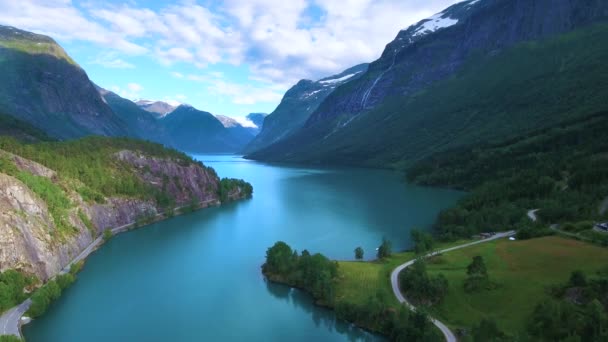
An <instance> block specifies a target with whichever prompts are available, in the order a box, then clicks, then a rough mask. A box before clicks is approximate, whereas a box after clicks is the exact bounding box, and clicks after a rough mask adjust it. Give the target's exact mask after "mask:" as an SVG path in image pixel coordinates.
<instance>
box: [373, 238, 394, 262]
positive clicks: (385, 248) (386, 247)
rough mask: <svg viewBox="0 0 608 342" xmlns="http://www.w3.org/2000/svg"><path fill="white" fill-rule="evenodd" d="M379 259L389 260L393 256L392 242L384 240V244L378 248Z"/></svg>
mask: <svg viewBox="0 0 608 342" xmlns="http://www.w3.org/2000/svg"><path fill="white" fill-rule="evenodd" d="M377 255H378V259H384V258H388V257H390V256H391V255H392V250H391V242H390V241H389V240H387V239H386V238H382V244H381V245H380V247H378V254H377Z"/></svg>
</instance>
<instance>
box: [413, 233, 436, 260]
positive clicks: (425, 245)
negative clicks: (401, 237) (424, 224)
mask: <svg viewBox="0 0 608 342" xmlns="http://www.w3.org/2000/svg"><path fill="white" fill-rule="evenodd" d="M410 237H411V239H412V242H413V243H414V252H416V254H422V253H425V252H429V251H431V250H432V249H433V236H432V235H431V234H429V233H426V232H423V231H421V230H418V229H412V231H411V232H410Z"/></svg>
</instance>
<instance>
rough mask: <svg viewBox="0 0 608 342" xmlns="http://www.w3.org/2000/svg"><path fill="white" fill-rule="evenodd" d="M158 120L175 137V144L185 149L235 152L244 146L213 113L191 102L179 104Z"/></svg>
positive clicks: (204, 151) (173, 140) (208, 151)
mask: <svg viewBox="0 0 608 342" xmlns="http://www.w3.org/2000/svg"><path fill="white" fill-rule="evenodd" d="M159 122H160V124H161V125H162V126H164V127H165V129H166V131H167V133H168V134H169V136H170V137H171V138H172V142H173V146H174V147H175V148H178V149H180V150H182V151H187V152H199V153H232V152H237V151H240V150H241V149H242V148H243V146H244V145H243V142H242V141H241V140H240V139H238V138H237V137H235V136H234V135H233V134H234V133H233V132H232V131H231V130H230V129H228V128H226V127H224V125H223V124H222V122H221V121H220V120H218V119H217V118H216V117H215V116H213V114H211V113H208V112H204V111H200V110H198V109H196V108H194V107H192V106H189V105H181V106H179V107H177V108H176V109H175V110H174V111H173V112H171V115H167V116H165V117H163V118H161V119H159ZM235 138H237V139H235Z"/></svg>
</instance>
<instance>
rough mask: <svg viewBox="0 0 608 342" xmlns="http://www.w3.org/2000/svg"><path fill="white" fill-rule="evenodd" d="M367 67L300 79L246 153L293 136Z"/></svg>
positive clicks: (287, 93)
mask: <svg viewBox="0 0 608 342" xmlns="http://www.w3.org/2000/svg"><path fill="white" fill-rule="evenodd" d="M367 66H368V65H367V64H360V65H357V66H354V67H352V68H349V69H347V70H344V71H343V72H341V73H339V74H337V75H334V76H330V77H325V78H323V79H320V80H318V81H316V82H314V81H311V80H301V81H300V82H298V83H297V84H296V85H294V86H293V87H291V88H290V89H289V90H288V91H287V92H286V93H285V95H284V96H283V99H281V103H279V105H278V106H277V108H276V109H275V110H274V111H273V112H272V113H270V114H269V115H268V116H267V117H266V118H265V119H264V127H263V128H262V131H261V132H260V134H258V135H257V136H256V138H255V139H254V140H253V141H252V142H251V143H250V144H249V145H247V147H246V148H245V153H253V152H255V151H258V150H261V149H264V148H266V147H267V146H270V145H272V144H274V143H278V142H279V141H282V140H284V139H286V138H287V137H289V136H290V135H291V134H292V133H294V132H295V131H297V130H298V129H299V128H301V127H302V126H303V125H304V123H305V122H306V120H308V118H309V117H310V115H311V114H312V113H313V112H314V111H315V110H316V109H317V108H318V107H319V105H320V104H321V102H323V100H325V98H327V96H329V94H331V93H332V92H333V91H334V90H335V89H336V88H337V87H339V86H340V85H342V84H345V83H348V82H352V81H354V80H356V79H357V78H359V77H360V76H361V75H362V74H363V73H364V72H365V70H367Z"/></svg>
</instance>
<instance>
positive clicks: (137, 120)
mask: <svg viewBox="0 0 608 342" xmlns="http://www.w3.org/2000/svg"><path fill="white" fill-rule="evenodd" d="M99 92H100V94H102V97H103V99H104V101H105V102H106V103H107V104H108V105H109V106H110V108H112V110H113V111H114V112H115V113H116V114H117V115H118V116H119V117H120V118H121V119H122V120H123V121H124V122H125V123H126V124H127V126H128V127H129V129H130V130H131V131H132V132H134V134H135V136H136V137H138V138H141V139H145V140H149V141H153V142H157V143H161V144H163V145H165V146H170V147H173V148H176V149H178V150H182V151H188V152H200V153H234V152H239V151H240V150H241V149H242V148H243V146H245V145H246V144H247V143H249V142H250V141H251V139H253V137H254V136H255V130H256V129H255V128H248V127H243V126H242V125H241V124H240V123H238V122H237V121H236V120H234V119H232V118H230V117H227V116H222V115H218V116H213V115H212V114H210V113H207V112H203V111H200V110H198V109H196V108H194V107H192V106H189V105H181V106H179V107H176V109H174V110H173V111H172V112H171V114H170V115H165V116H163V117H159V118H158V119H157V117H158V116H157V115H155V114H154V113H151V112H148V111H146V110H144V109H143V108H142V107H141V105H137V104H136V103H134V102H132V101H130V100H127V99H125V98H122V97H120V96H119V95H117V94H115V93H113V92H111V91H108V90H105V89H103V88H99ZM138 102H139V103H141V101H138ZM155 103H159V102H158V101H157V102H155Z"/></svg>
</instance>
